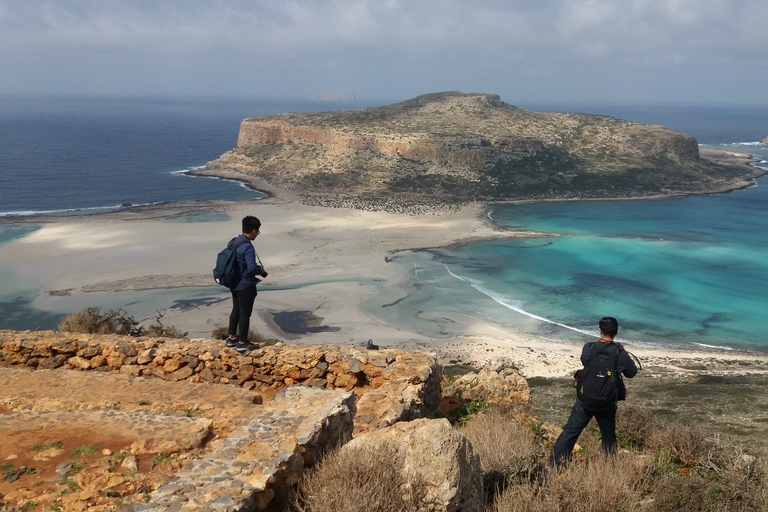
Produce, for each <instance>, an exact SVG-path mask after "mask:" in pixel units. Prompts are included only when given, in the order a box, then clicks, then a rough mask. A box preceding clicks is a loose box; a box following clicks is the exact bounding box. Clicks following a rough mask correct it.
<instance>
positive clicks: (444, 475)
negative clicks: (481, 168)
mask: <svg viewBox="0 0 768 512" xmlns="http://www.w3.org/2000/svg"><path fill="white" fill-rule="evenodd" d="M384 445H394V446H396V450H397V452H398V454H400V455H402V456H403V467H402V471H403V474H404V477H405V478H404V480H405V481H407V482H418V483H419V484H420V485H423V487H424V490H425V495H424V498H423V506H422V507H421V508H420V509H419V510H422V511H446V512H453V511H462V512H471V511H481V510H483V485H482V468H481V466H480V456H479V455H478V454H477V452H476V451H475V449H474V447H473V446H472V443H470V441H469V439H467V438H466V437H464V435H462V434H461V433H459V432H458V431H457V430H456V429H454V428H453V427H451V424H450V423H449V422H448V420H446V419H436V420H430V419H417V420H414V421H410V422H401V423H396V424H395V425H392V426H391V427H387V428H384V429H381V430H377V431H375V432H369V433H367V434H362V435H359V436H357V437H356V438H355V439H353V440H352V441H351V442H349V443H347V444H346V445H345V446H344V447H343V448H342V450H354V449H356V448H362V447H373V448H374V449H376V447H381V446H384ZM403 492H408V489H404V490H403Z"/></svg>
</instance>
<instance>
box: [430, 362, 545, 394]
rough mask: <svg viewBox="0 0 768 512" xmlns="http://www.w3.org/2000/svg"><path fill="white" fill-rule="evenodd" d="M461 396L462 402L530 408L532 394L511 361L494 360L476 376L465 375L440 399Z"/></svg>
mask: <svg viewBox="0 0 768 512" xmlns="http://www.w3.org/2000/svg"><path fill="white" fill-rule="evenodd" d="M458 392H461V396H462V398H464V399H465V400H484V401H486V402H488V403H493V404H513V405H514V404H530V403H531V390H530V388H529V387H528V381H526V380H525V377H523V376H522V375H521V374H520V371H519V370H518V369H517V367H516V365H515V364H514V362H512V360H510V359H507V358H505V357H496V358H493V359H492V360H491V361H490V362H489V363H488V364H486V365H485V366H484V367H483V369H482V370H480V372H479V373H477V374H473V373H468V374H466V375H462V376H461V377H459V378H458V379H457V380H456V381H455V382H454V383H453V384H451V385H450V386H448V387H447V388H445V390H444V391H443V395H445V396H451V395H455V394H457V393H458Z"/></svg>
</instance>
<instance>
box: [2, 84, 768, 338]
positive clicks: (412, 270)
mask: <svg viewBox="0 0 768 512" xmlns="http://www.w3.org/2000/svg"><path fill="white" fill-rule="evenodd" d="M504 99H505V100H506V101H509V100H508V99H507V98H504ZM383 103H384V102H380V103H376V102H369V103H363V102H359V103H326V102H313V101H307V100H291V99H289V100H259V99H178V100H169V99H119V98H96V99H94V98H18V97H17V98H0V216H5V217H11V216H24V217H25V218H26V219H27V220H29V221H31V222H25V223H11V224H0V246H2V245H3V244H7V243H12V242H13V241H14V240H17V239H19V238H21V237H24V236H27V235H29V234H30V233H33V232H34V231H35V230H37V229H39V228H40V226H41V225H40V224H39V223H35V222H34V219H35V217H36V216H37V215H83V214H97V213H99V212H106V211H115V210H119V209H120V208H126V207H129V206H130V205H139V204H156V203H165V202H171V201H180V200H209V199H227V200H233V201H238V200H250V199H254V198H258V197H261V196H260V193H259V192H258V191H254V190H250V189H248V188H247V187H245V186H244V185H243V184H241V183H237V182H232V181H226V180H221V179H215V178H200V177H192V176H189V175H188V174H186V173H187V172H188V171H189V170H191V169H195V168H197V167H200V166H202V165H204V164H205V163H206V162H207V161H210V160H213V159H215V158H217V157H218V156H219V155H221V154H222V153H224V152H226V151H227V150H229V149H231V148H232V147H233V146H234V145H235V143H236V141H237V133H238V129H239V123H240V121H241V120H242V119H243V118H246V117H252V116H259V115H269V114H275V113H281V112H299V111H317V110H336V109H342V108H361V107H367V106H373V105H376V104H383ZM512 103H514V102H512ZM517 106H519V107H522V108H529V109H532V110H540V111H567V112H584V113H591V114H603V115H610V116H614V117H619V118H622V119H628V120H631V121H637V122H643V123H650V124H661V125H664V126H667V127H668V128H672V129H675V130H680V131H684V132H688V133H691V134H693V135H694V136H696V138H697V139H698V141H699V143H700V144H701V147H702V148H712V149H723V150H729V151H739V152H745V153H750V154H752V155H754V156H755V158H756V159H757V163H756V165H758V166H760V167H763V168H766V169H768V145H766V144H761V143H759V142H758V141H760V140H762V139H763V138H764V137H765V136H766V135H768V107H745V106H707V107H700V106H680V105H656V106H616V105H604V106H601V105H588V106H584V105H581V106H574V105H556V104H550V105H540V104H531V105H524V104H518V105H517ZM487 215H488V219H489V221H490V222H493V223H496V224H497V225H499V226H501V227H504V228H509V229H522V230H534V231H540V232H544V233H547V234H548V235H549V236H544V237H539V238H498V239H492V240H487V241H483V242H473V243H468V244H462V245H456V246H452V247H448V248H440V249H425V250H421V251H409V252H405V253H401V254H398V255H395V256H394V257H393V258H391V261H392V264H393V265H398V266H401V267H402V270H403V275H404V276H405V277H404V278H403V279H402V280H400V281H397V282H389V283H381V282H378V281H375V280H372V281H370V282H371V283H372V284H373V285H374V286H377V287H378V288H379V289H378V293H376V294H374V295H373V296H372V297H371V298H369V299H367V300H366V301H365V302H364V303H363V304H362V307H363V309H365V310H366V311H367V312H368V313H370V314H372V315H374V316H377V317H379V318H380V319H382V320H383V321H386V322H389V323H392V324H394V325H398V326H402V327H404V328H407V329H411V330H413V331H416V332H420V333H423V334H427V335H431V336H434V337H436V338H446V337H450V336H455V335H459V334H463V332H462V331H463V330H464V329H465V326H466V325H467V322H468V321H469V322H471V321H472V320H477V321H481V322H484V323H489V324H492V325H497V326H499V327H501V328H504V329H508V330H511V331H515V332H522V333H527V334H532V335H536V336H539V337H540V338H541V339H558V340H583V339H585V338H588V337H591V336H594V335H595V333H596V326H597V322H598V320H599V319H600V318H601V317H603V316H614V317H616V318H618V319H619V324H620V334H619V337H620V338H621V339H622V340H624V341H628V342H632V343H638V344H644V345H649V346H664V347H676V348H687V349H697V348H712V347H718V348H722V349H725V350H758V351H763V352H768V336H766V334H765V333H766V332H768V317H767V316H766V315H764V314H763V311H764V308H765V304H766V303H768V257H766V254H768V252H767V250H768V177H766V178H759V179H757V180H755V183H754V186H752V187H749V188H746V189H743V190H738V191H733V192H729V193H725V194H714V195H704V196H689V197H681V198H673V199H663V200H647V201H581V202H546V203H534V204H503V205H489V208H488V212H487ZM215 220H220V219H218V218H216V217H208V216H206V215H200V216H192V217H190V218H189V219H188V221H190V222H208V221H215ZM359 277H360V278H365V277H366V276H359ZM356 280H358V281H359V280H360V279H356ZM316 282H317V281H316V280H313V281H312V283H306V285H309V284H314V283H316ZM301 286H302V285H301V284H299V285H297V286H296V288H301ZM212 290H214V289H212V288H187V289H178V290H162V291H154V292H121V294H111V295H110V297H108V298H102V299H100V304H102V305H103V306H104V307H113V308H119V307H123V308H124V309H126V311H128V312H129V313H131V314H134V315H136V316H137V317H138V318H142V317H146V316H151V314H152V312H153V311H154V310H155V309H156V308H157V306H158V305H159V306H162V307H169V308H174V307H177V308H180V307H184V305H185V304H190V303H196V302H197V303H200V302H203V303H205V301H216V300H219V297H218V295H216V293H215V292H213V291H212ZM87 306H88V304H84V303H80V302H75V301H73V300H68V298H67V297H49V296H48V295H47V293H46V292H45V291H44V290H37V289H34V288H29V287H25V286H24V283H19V282H16V281H14V276H13V273H12V271H11V269H8V268H5V266H4V265H3V262H2V261H0V328H13V329H35V328H54V327H55V325H56V324H57V323H58V321H59V319H60V318H61V316H62V315H63V314H65V313H67V312H73V311H77V310H79V309H82V308H83V307H87Z"/></svg>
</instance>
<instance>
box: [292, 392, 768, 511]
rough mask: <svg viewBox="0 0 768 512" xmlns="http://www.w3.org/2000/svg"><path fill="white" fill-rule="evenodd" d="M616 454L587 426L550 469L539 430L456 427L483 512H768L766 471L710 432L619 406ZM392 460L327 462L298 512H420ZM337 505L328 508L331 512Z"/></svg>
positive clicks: (509, 419)
mask: <svg viewBox="0 0 768 512" xmlns="http://www.w3.org/2000/svg"><path fill="white" fill-rule="evenodd" d="M620 411H621V413H620V414H619V417H618V419H617V433H618V438H619V446H620V449H619V453H618V454H617V455H616V456H615V457H605V456H603V455H602V450H601V447H600V439H599V433H598V430H597V429H596V428H588V429H587V430H585V431H584V433H583V434H582V436H581V438H580V439H579V446H580V450H579V451H578V452H577V453H576V454H575V455H574V457H573V459H572V460H571V461H570V463H569V464H568V465H567V466H566V467H565V468H563V469H561V470H554V469H550V468H549V467H548V466H547V457H548V453H549V449H550V448H551V440H548V439H547V438H546V436H543V435H537V434H536V432H535V431H536V429H535V427H536V425H541V424H540V423H537V422H535V421H534V422H532V421H528V420H530V418H529V417H525V418H524V421H521V418H523V416H521V415H519V414H516V411H509V410H504V409H501V408H498V407H496V408H492V409H490V410H488V411H485V412H482V413H479V414H474V415H472V416H471V417H470V419H469V420H468V421H466V422H465V423H464V424H462V425H459V426H458V427H457V428H458V429H459V430H460V431H461V432H462V433H463V434H464V435H465V436H467V438H469V439H470V441H471V442H472V445H473V446H474V447H475V449H476V450H477V451H478V453H479V455H480V460H481V464H482V471H483V483H484V487H485V496H486V511H487V512H513V511H514V512H517V511H519V512H530V511H534V512H538V511H541V512H545V511H546V512H549V511H552V510H561V511H592V512H602V511H605V512H612V511H628V512H629V511H633V512H634V511H661V512H666V511H701V510H711V511H719V510H729V511H747V510H766V507H768V480H767V478H768V464H767V463H766V458H765V457H764V456H763V455H759V454H749V453H747V452H746V451H745V450H744V448H743V447H742V446H741V445H740V444H739V443H738V442H735V441H731V440H729V439H728V438H726V437H725V436H723V435H721V434H718V433H716V432H714V431H713V430H712V429H710V428H707V427H703V426H695V425H685V424H681V423H676V422H671V421H669V420H665V419H658V418H654V417H653V415H652V413H651V412H650V410H648V409H645V408H642V407H637V406H631V405H627V404H622V407H621V408H620ZM401 466H402V461H401V460H400V459H399V458H398V457H397V456H396V451H395V450H394V449H393V450H392V453H381V452H377V453H363V452H359V451H357V450H354V451H353V450H342V451H340V452H333V453H331V454H329V455H328V456H327V457H326V458H325V459H324V460H323V461H322V463H320V464H319V466H318V467H317V468H316V469H315V470H313V471H312V472H310V473H309V474H308V475H307V476H306V477H305V478H304V480H303V481H302V482H301V483H300V485H299V492H298V493H297V499H296V504H295V510H297V511H300V512H320V511H323V512H324V511H326V510H335V511H339V512H346V511H350V512H351V511H356V510H369V511H389V510H417V509H418V505H417V503H418V501H416V499H417V498H418V496H419V494H418V493H419V492H421V491H420V489H421V486H420V484H419V482H405V481H403V476H402V472H401ZM328 507H332V508H328Z"/></svg>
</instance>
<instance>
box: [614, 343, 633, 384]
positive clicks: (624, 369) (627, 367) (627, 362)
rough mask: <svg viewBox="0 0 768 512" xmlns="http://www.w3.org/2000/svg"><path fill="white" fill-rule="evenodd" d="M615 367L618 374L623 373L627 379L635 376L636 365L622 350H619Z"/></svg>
mask: <svg viewBox="0 0 768 512" xmlns="http://www.w3.org/2000/svg"><path fill="white" fill-rule="evenodd" d="M616 366H617V370H618V371H619V373H623V374H624V376H625V377H627V378H628V379H631V378H632V377H634V376H635V375H637V365H636V364H635V362H634V361H633V360H632V357H631V356H630V355H629V353H628V352H627V351H626V350H624V349H623V348H622V349H620V350H619V358H618V360H617V361H616Z"/></svg>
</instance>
